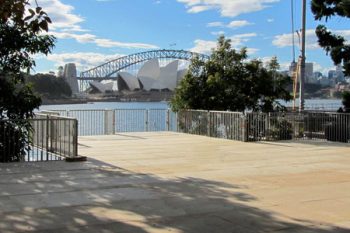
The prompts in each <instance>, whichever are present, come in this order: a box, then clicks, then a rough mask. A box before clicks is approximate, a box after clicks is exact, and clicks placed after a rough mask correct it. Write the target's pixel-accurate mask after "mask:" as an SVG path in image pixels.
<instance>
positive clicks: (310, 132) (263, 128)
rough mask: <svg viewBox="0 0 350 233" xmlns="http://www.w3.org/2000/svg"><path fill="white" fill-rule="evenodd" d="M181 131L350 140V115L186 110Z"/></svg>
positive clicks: (252, 138) (238, 137) (237, 136)
mask: <svg viewBox="0 0 350 233" xmlns="http://www.w3.org/2000/svg"><path fill="white" fill-rule="evenodd" d="M178 125H179V131H180V132H183V133H190V134H197V135H206V136H210V137H217V138H226V139H232V140H238V141H245V142H246V141H279V140H322V141H336V142H349V141H350V114H345V113H332V112H303V113H292V112H288V113H245V114H243V113H240V112H218V111H198V110H186V111H181V112H180V113H179V114H178Z"/></svg>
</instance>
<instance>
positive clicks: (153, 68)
mask: <svg viewBox="0 0 350 233" xmlns="http://www.w3.org/2000/svg"><path fill="white" fill-rule="evenodd" d="M178 68H179V61H178V60H175V61H172V62H170V63H169V64H167V65H166V66H165V67H160V65H159V61H158V59H157V58H155V59H152V60H149V61H147V62H146V63H145V64H144V65H143V66H142V67H141V68H140V70H139V72H138V74H137V76H135V75H132V74H130V73H127V72H119V73H118V79H117V83H118V85H117V86H118V88H117V89H118V90H119V91H123V90H128V91H136V90H145V91H151V90H166V89H167V90H170V91H174V90H175V88H176V86H177V85H178V84H179V82H180V81H181V79H182V78H183V77H184V76H185V74H186V72H187V69H183V70H178ZM105 85H108V86H106V87H104V86H105ZM91 86H92V87H93V88H94V89H95V90H100V91H101V92H103V93H104V92H106V91H112V90H113V91H114V88H111V86H110V83H108V84H103V83H99V82H92V83H91Z"/></svg>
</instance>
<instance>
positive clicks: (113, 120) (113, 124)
mask: <svg viewBox="0 0 350 233" xmlns="http://www.w3.org/2000/svg"><path fill="white" fill-rule="evenodd" d="M112 111H113V114H112V115H113V119H112V127H113V129H112V133H113V134H115V131H116V129H115V128H116V127H115V116H116V114H115V110H112Z"/></svg>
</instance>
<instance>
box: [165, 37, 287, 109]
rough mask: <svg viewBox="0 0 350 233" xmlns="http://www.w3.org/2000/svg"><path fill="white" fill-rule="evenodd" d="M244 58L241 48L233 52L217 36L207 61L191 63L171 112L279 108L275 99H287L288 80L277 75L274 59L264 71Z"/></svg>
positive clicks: (225, 41)
mask: <svg viewBox="0 0 350 233" xmlns="http://www.w3.org/2000/svg"><path fill="white" fill-rule="evenodd" d="M247 58H248V56H247V50H246V49H245V48H244V49H242V50H240V51H236V50H235V49H233V48H232V47H231V41H230V40H228V39H225V37H223V36H222V37H219V39H218V43H217V48H216V49H214V50H213V51H212V54H211V56H210V59H209V60H208V61H202V60H199V59H198V58H194V59H193V60H192V63H191V65H190V67H189V71H188V73H187V74H186V76H185V77H184V79H183V80H182V81H181V83H180V85H179V87H178V88H177V89H176V91H175V95H174V97H173V98H172V100H171V106H172V108H173V110H175V111H178V110H181V109H203V110H223V111H226V110H231V111H245V110H247V109H251V110H253V111H264V112H268V111H273V110H274V109H276V108H280V107H281V105H279V103H278V102H277V101H276V100H277V99H284V100H290V99H291V96H290V93H289V92H288V91H287V90H286V89H285V87H286V86H287V85H288V84H289V82H290V79H289V78H288V77H285V76H282V75H281V74H279V73H278V72H277V70H278V68H279V65H278V62H277V59H276V58H273V59H272V60H271V61H270V62H269V64H268V66H267V68H265V67H264V66H263V63H262V62H261V61H259V60H251V61H248V60H247Z"/></svg>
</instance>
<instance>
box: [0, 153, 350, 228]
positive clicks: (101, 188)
mask: <svg viewBox="0 0 350 233" xmlns="http://www.w3.org/2000/svg"><path fill="white" fill-rule="evenodd" d="M4 166H5V165H0V177H1V180H0V187H1V189H0V219H1V220H0V232H1V233H8V232H27V231H30V232H42V233H44V232H85V233H90V232H91V233H92V232H102V233H112V232H135V233H145V232H191V233H192V232H193V233H205V232H208V233H213V232H218V233H226V232H244V233H245V232H248V233H249V232H288V233H289V232H298V233H299V232H308V233H309V232H313V233H316V232H317V233H331V232H350V229H345V228H339V227H335V226H330V225H322V223H316V222H309V221H304V220H295V219H294V220H292V219H291V220H288V221H287V220H281V218H279V216H278V214H276V213H273V212H269V211H267V210H263V209H259V208H255V207H251V206H250V205H249V202H252V201H256V197H254V196H251V195H249V194H247V193H244V192H243V191H242V189H244V188H246V187H244V186H240V185H232V184H228V183H225V182H217V181H212V180H206V179H198V178H194V177H186V178H177V179H165V178H162V177H158V176H155V175H152V174H143V173H135V172H133V171H128V170H125V169H123V168H120V167H116V166H114V165H112V164H108V163H104V162H103V161H98V160H94V159H89V161H88V162H86V163H65V162H51V163H36V164H32V165H28V164H22V165H21V166H15V165H7V167H6V168H5V167H4ZM8 166H12V167H8Z"/></svg>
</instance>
